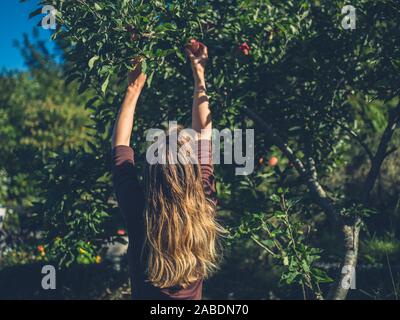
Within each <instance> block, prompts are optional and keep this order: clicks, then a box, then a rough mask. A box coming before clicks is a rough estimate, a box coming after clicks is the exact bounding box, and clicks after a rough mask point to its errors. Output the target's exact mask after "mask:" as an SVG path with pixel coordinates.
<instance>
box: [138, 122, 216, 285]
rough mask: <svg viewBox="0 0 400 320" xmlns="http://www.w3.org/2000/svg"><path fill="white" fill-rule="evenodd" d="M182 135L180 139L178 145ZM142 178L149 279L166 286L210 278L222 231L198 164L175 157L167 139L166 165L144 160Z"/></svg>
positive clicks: (182, 140)
mask: <svg viewBox="0 0 400 320" xmlns="http://www.w3.org/2000/svg"><path fill="white" fill-rule="evenodd" d="M176 130H177V131H178V134H179V132H180V131H181V128H179V127H178V128H176ZM184 140H185V139H179V138H178V141H177V146H178V148H179V147H181V146H182V145H184V144H185V143H186V142H187V141H184ZM187 156H190V155H187ZM144 177H145V179H144V181H145V198H146V207H145V211H144V218H145V229H146V239H145V243H144V248H143V249H144V252H145V258H146V259H147V278H148V280H149V281H150V282H151V283H152V284H153V285H154V286H156V287H160V288H168V287H175V286H181V287H186V286H187V285H189V284H190V283H192V282H193V281H195V280H197V279H202V278H207V277H208V276H209V275H210V274H211V273H212V272H213V271H214V270H216V269H217V265H218V261H219V257H220V254H219V253H220V251H219V250H218V245H217V242H218V241H217V240H218V238H219V237H218V236H219V235H220V234H222V233H223V232H224V230H223V228H222V227H221V226H220V225H219V224H218V223H217V222H216V220H215V205H214V204H213V203H212V202H211V201H209V200H208V199H207V197H206V195H205V193H204V190H203V184H202V178H201V168H200V165H199V164H192V163H190V161H188V162H187V163H186V164H183V163H181V161H178V162H176V161H174V162H173V161H172V155H171V148H170V145H169V140H168V139H167V142H166V162H165V164H159V163H156V164H149V163H147V162H146V167H145V174H144Z"/></svg>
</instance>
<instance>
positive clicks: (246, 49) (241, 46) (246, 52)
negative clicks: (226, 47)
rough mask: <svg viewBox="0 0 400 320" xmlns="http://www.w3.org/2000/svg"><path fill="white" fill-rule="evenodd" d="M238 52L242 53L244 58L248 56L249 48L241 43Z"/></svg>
mask: <svg viewBox="0 0 400 320" xmlns="http://www.w3.org/2000/svg"><path fill="white" fill-rule="evenodd" d="M239 49H240V51H242V53H243V54H244V55H245V56H248V55H249V54H250V46H249V45H248V44H247V43H246V42H243V43H242V44H241V45H240V46H239Z"/></svg>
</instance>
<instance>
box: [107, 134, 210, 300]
mask: <svg viewBox="0 0 400 320" xmlns="http://www.w3.org/2000/svg"><path fill="white" fill-rule="evenodd" d="M197 146H198V158H199V163H200V166H201V172H202V182H203V189H204V193H205V195H206V197H208V198H209V199H210V200H211V201H213V202H214V203H216V201H217V200H216V189H215V181H214V173H213V165H212V160H211V159H212V157H211V143H210V141H208V140H200V141H199V142H198V144H197ZM112 173H113V183H114V190H115V193H116V196H117V201H118V206H119V208H120V210H121V212H122V214H123V216H124V218H125V221H126V224H127V229H128V237H129V246H128V260H129V267H130V278H131V286H132V298H133V299H142V300H143V299H146V300H158V299H167V300H169V299H180V300H200V299H201V296H202V285H203V280H202V279H199V280H197V281H196V282H193V283H192V284H191V285H189V286H188V287H185V288H184V289H183V288H181V287H174V288H164V289H161V288H158V287H155V286H153V285H152V284H151V283H150V282H149V281H147V278H146V272H145V269H146V261H144V260H145V259H143V258H142V259H141V252H142V247H143V243H144V240H145V229H144V216H143V210H144V206H145V198H144V193H143V190H142V187H141V185H140V183H139V181H138V177H137V169H136V167H135V161H134V151H133V149H132V148H130V147H128V146H116V147H115V148H113V150H112Z"/></svg>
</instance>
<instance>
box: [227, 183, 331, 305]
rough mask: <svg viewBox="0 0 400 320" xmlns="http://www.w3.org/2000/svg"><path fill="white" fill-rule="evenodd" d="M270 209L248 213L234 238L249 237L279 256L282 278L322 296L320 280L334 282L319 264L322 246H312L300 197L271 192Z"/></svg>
mask: <svg viewBox="0 0 400 320" xmlns="http://www.w3.org/2000/svg"><path fill="white" fill-rule="evenodd" d="M271 200H272V203H273V205H272V208H271V209H274V211H272V212H270V213H253V214H250V213H249V214H247V215H245V217H244V218H242V221H241V224H240V225H239V227H238V228H237V229H236V230H235V231H234V232H233V233H232V237H233V239H236V241H238V240H241V239H242V238H243V237H250V238H251V239H252V240H253V241H254V242H255V243H256V244H257V245H258V246H259V247H261V249H262V250H264V251H265V252H266V253H267V254H269V255H271V256H272V257H273V258H274V259H275V260H277V261H278V262H279V264H280V266H281V269H282V275H281V280H282V281H284V282H285V283H287V284H293V283H297V284H300V285H301V286H302V288H303V294H304V298H306V297H307V296H306V291H305V288H306V287H307V288H309V289H310V290H311V293H312V294H313V295H314V297H317V298H320V297H321V290H320V288H319V283H324V282H331V281H332V279H330V278H329V276H328V275H327V274H326V272H325V271H323V270H322V269H320V268H318V267H317V266H316V263H318V262H319V260H320V258H321V256H320V254H321V252H322V250H320V249H317V248H313V247H310V246H309V245H308V237H309V236H310V234H309V233H310V231H311V230H310V228H309V227H308V226H307V225H306V224H305V223H304V217H302V214H303V215H304V212H303V213H301V212H302V211H299V200H298V199H294V200H291V199H286V198H285V192H284V191H283V190H279V192H278V194H273V195H272V196H271Z"/></svg>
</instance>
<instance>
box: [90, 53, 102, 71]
mask: <svg viewBox="0 0 400 320" xmlns="http://www.w3.org/2000/svg"><path fill="white" fill-rule="evenodd" d="M99 58H100V57H99V56H94V57H92V58H91V59H90V60H89V62H88V66H89V70H92V69H93V66H94V64H95V62H96V61H97V60H99Z"/></svg>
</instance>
